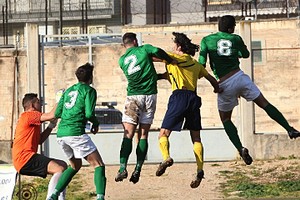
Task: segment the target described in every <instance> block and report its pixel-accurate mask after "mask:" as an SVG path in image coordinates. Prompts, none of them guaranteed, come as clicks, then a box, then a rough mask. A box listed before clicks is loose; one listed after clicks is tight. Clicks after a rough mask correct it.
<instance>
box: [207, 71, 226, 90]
mask: <svg viewBox="0 0 300 200" xmlns="http://www.w3.org/2000/svg"><path fill="white" fill-rule="evenodd" d="M205 78H206V80H208V81H209V82H210V84H211V85H212V86H213V88H214V93H221V92H223V89H222V88H220V87H219V83H218V81H217V80H216V79H215V78H214V77H213V76H212V75H210V74H207V75H206V76H205Z"/></svg>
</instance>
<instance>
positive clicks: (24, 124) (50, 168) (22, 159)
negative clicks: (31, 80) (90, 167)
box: [12, 93, 67, 200]
mask: <svg viewBox="0 0 300 200" xmlns="http://www.w3.org/2000/svg"><path fill="white" fill-rule="evenodd" d="M22 105H23V108H24V112H23V113H22V114H21V115H20V117H19V120H18V123H17V126H16V130H15V137H14V141H13V148H12V160H13V165H14V167H15V169H16V170H17V171H18V173H19V174H22V175H28V176H39V177H42V178H46V177H47V174H52V175H53V176H52V178H51V179H50V182H49V186H48V194H49V195H50V194H51V193H52V191H53V190H54V189H55V186H56V183H57V181H58V179H59V177H60V176H61V174H62V172H63V171H64V170H65V169H66V168H67V164H66V163H65V162H64V161H62V160H56V159H52V158H48V157H46V156H44V155H41V154H38V153H37V150H38V145H39V144H42V143H43V142H44V141H45V140H46V139H47V138H48V136H49V135H50V133H51V131H52V129H53V128H54V127H55V126H56V120H55V118H54V112H55V109H56V106H55V107H54V108H53V109H52V110H51V111H50V112H49V113H42V112H41V104H40V100H39V99H38V97H37V94H34V93H28V94H25V96H24V98H23V100H22ZM50 120H52V121H51V122H50V124H49V125H48V127H47V128H46V129H45V130H44V131H43V132H42V133H41V124H42V123H43V122H45V121H50ZM64 196H65V194H64V193H62V194H61V197H60V199H61V200H63V199H65V198H64Z"/></svg>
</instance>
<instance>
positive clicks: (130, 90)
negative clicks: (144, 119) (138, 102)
mask: <svg viewBox="0 0 300 200" xmlns="http://www.w3.org/2000/svg"><path fill="white" fill-rule="evenodd" d="M156 50H157V48H155V47H153V46H152V45H143V46H139V47H131V48H128V49H127V51H126V53H125V54H124V55H122V56H121V58H120V59H119V65H120V67H121V69H122V70H123V72H124V74H125V76H126V78H127V81H128V87H127V94H128V95H141V94H156V93H157V86H156V81H157V75H156V70H155V68H154V66H153V62H152V56H153V52H155V51H156Z"/></svg>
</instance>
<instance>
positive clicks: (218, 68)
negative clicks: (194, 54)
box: [198, 32, 250, 78]
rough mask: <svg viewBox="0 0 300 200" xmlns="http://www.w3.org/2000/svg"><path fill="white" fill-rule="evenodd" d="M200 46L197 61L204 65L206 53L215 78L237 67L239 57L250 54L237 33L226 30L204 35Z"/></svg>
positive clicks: (246, 56)
mask: <svg viewBox="0 0 300 200" xmlns="http://www.w3.org/2000/svg"><path fill="white" fill-rule="evenodd" d="M200 48H201V50H200V56H199V60H198V61H199V63H200V64H202V65H205V64H206V61H207V55H208V56H209V61H210V67H211V69H212V70H213V72H214V74H215V76H216V78H221V77H223V76H224V75H226V74H228V73H229V72H231V71H233V70H235V69H238V68H239V65H240V62H239V58H241V57H242V58H248V57H249V55H250V53H249V51H248V49H247V46H246V45H245V43H244V41H243V39H242V38H241V37H240V36H239V35H236V34H231V33H226V32H217V33H214V34H210V35H208V36H206V37H204V38H203V39H202V41H201V44H200Z"/></svg>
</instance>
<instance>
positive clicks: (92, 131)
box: [91, 124, 99, 134]
mask: <svg viewBox="0 0 300 200" xmlns="http://www.w3.org/2000/svg"><path fill="white" fill-rule="evenodd" d="M98 130H99V127H98V126H95V125H94V124H93V126H92V128H91V133H93V134H96V133H98Z"/></svg>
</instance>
